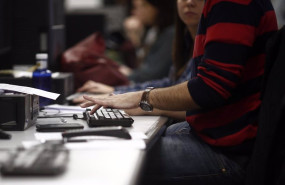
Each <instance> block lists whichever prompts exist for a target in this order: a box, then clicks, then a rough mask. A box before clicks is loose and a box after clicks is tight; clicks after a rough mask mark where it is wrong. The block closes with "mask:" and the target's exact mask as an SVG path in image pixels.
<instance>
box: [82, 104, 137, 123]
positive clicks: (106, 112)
mask: <svg viewBox="0 0 285 185" xmlns="http://www.w3.org/2000/svg"><path fill="white" fill-rule="evenodd" d="M90 111H91V110H90V109H86V111H85V112H84V116H85V117H86V121H87V124H88V126H89V127H97V126H123V127H130V126H132V124H133V122H134V120H133V119H132V118H131V117H130V116H129V115H128V114H126V113H125V112H124V111H123V110H118V109H111V108H106V109H105V108H101V109H98V110H97V111H96V112H95V113H94V114H90Z"/></svg>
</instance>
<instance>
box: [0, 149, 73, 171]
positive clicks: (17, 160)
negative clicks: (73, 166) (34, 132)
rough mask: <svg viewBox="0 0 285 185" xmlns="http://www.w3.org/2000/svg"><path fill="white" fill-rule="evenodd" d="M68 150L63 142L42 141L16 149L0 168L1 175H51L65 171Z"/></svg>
mask: <svg viewBox="0 0 285 185" xmlns="http://www.w3.org/2000/svg"><path fill="white" fill-rule="evenodd" d="M68 156H69V152H68V150H67V149H66V148H65V147H64V146H63V144H61V143H59V144H54V143H44V144H39V145H36V146H33V147H31V148H29V149H18V150H17V151H16V152H14V153H12V154H11V157H10V159H9V160H8V161H7V162H5V163H4V164H3V166H2V168H1V173H2V174H3V175H20V176H47V175H48V176H53V175H59V174H61V173H62V172H64V171H65V169H66V166H67V164H68Z"/></svg>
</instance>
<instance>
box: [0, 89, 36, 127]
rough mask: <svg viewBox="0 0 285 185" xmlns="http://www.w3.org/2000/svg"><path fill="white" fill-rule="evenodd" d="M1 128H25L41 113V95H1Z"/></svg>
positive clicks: (32, 123) (33, 122)
mask: <svg viewBox="0 0 285 185" xmlns="http://www.w3.org/2000/svg"><path fill="white" fill-rule="evenodd" d="M0 110H1V116H0V129H3V130H25V129H27V128H29V127H30V126H32V125H34V124H35V122H36V120H37V117H38V114H39V97H38V96H37V95H29V94H11V95H0Z"/></svg>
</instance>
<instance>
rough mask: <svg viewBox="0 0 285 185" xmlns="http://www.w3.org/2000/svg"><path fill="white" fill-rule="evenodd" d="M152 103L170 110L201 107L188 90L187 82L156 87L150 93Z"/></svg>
mask: <svg viewBox="0 0 285 185" xmlns="http://www.w3.org/2000/svg"><path fill="white" fill-rule="evenodd" d="M149 101H150V104H151V105H153V106H154V108H157V109H161V110H169V111H185V110H195V109H200V107H199V106H198V105H197V104H196V103H195V102H194V100H193V99H192V97H191V94H190V93H189V91H188V87H187V82H183V83H181V84H178V85H175V86H172V87H168V88H160V89H154V90H152V91H151V92H150V94H149Z"/></svg>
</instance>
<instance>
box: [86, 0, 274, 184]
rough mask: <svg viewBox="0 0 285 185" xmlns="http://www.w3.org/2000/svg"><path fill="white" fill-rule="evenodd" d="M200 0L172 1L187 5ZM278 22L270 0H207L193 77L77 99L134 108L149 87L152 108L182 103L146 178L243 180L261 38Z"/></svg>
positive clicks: (253, 130) (253, 125)
mask: <svg viewBox="0 0 285 185" xmlns="http://www.w3.org/2000/svg"><path fill="white" fill-rule="evenodd" d="M199 1H200V0H177V5H178V7H180V6H181V7H184V8H185V13H187V12H191V7H192V6H193V4H195V3H197V2H199ZM276 30H277V21H276V16H275V12H274V10H273V7H272V4H271V1H270V0H206V1H205V6H204V9H203V14H202V17H201V20H200V24H199V28H198V33H197V35H196V40H195V46H194V52H193V58H194V64H195V66H196V68H195V69H196V71H195V72H194V73H195V75H194V77H193V78H192V79H191V80H189V81H187V82H184V83H181V84H178V85H176V86H172V87H168V88H158V89H153V90H150V91H148V92H143V91H139V92H131V93H126V94H120V95H114V96H110V97H105V98H90V97H88V96H85V97H84V98H85V99H86V100H89V102H86V103H84V104H82V105H81V106H82V107H87V106H91V105H94V104H95V106H94V108H93V109H92V111H96V109H98V108H99V107H101V106H108V107H115V108H119V109H135V108H137V107H138V106H139V103H140V101H141V98H142V95H143V94H145V93H148V99H147V102H148V103H149V104H150V105H151V106H153V107H154V108H155V109H159V110H167V111H177V112H179V111H185V110H186V111H187V113H186V120H187V122H182V123H177V124H174V125H172V126H170V127H169V128H168V129H167V130H166V133H165V136H164V137H162V138H161V139H160V140H159V142H158V143H157V144H156V145H155V146H154V147H153V149H152V150H151V152H150V153H149V159H148V163H147V167H146V169H147V171H146V177H147V178H145V179H147V181H146V182H145V184H152V183H154V184H156V183H164V184H195V185H200V184H201V185H207V184H211V185H213V184H214V185H215V184H243V183H244V178H245V171H246V170H245V169H246V166H247V164H248V160H249V158H250V154H251V150H252V148H253V144H254V138H255V137H256V134H257V128H258V123H257V116H258V111H259V107H260V104H261V98H260V94H261V85H262V77H263V74H264V67H265V56H266V54H265V46H266V42H267V40H268V39H269V38H270V36H271V35H272V34H273V33H274V32H275V31H276ZM143 108H144V107H143ZM154 111H155V110H154ZM189 125H190V126H189Z"/></svg>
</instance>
